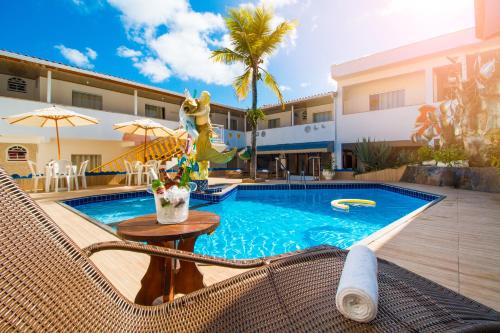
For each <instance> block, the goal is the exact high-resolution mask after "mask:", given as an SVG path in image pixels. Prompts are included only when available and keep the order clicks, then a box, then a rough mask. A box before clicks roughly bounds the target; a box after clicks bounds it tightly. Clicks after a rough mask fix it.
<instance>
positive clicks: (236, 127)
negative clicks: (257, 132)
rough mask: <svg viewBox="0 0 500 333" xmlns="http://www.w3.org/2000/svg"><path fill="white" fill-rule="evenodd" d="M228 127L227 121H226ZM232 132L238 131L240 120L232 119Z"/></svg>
mask: <svg viewBox="0 0 500 333" xmlns="http://www.w3.org/2000/svg"><path fill="white" fill-rule="evenodd" d="M226 125H227V121H226ZM231 130H233V131H237V130H238V120H237V119H231Z"/></svg>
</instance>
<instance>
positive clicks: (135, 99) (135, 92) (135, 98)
mask: <svg viewBox="0 0 500 333" xmlns="http://www.w3.org/2000/svg"><path fill="white" fill-rule="evenodd" d="M134 116H137V89H134Z"/></svg>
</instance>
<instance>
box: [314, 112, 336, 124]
mask: <svg viewBox="0 0 500 333" xmlns="http://www.w3.org/2000/svg"><path fill="white" fill-rule="evenodd" d="M330 120H332V112H331V111H324V112H317V113H313V123H321V122H323V121H330Z"/></svg>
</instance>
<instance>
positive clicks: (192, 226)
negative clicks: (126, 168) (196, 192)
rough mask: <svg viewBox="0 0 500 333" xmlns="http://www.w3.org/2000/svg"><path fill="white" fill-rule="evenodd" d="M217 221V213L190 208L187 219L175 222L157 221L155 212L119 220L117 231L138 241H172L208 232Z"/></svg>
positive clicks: (123, 236) (218, 218)
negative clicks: (162, 222) (163, 222)
mask: <svg viewBox="0 0 500 333" xmlns="http://www.w3.org/2000/svg"><path fill="white" fill-rule="evenodd" d="M219 221H220V217H219V215H217V214H214V213H211V212H201V211H197V210H190V211H189V217H188V219H187V220H186V221H184V222H181V223H176V224H161V223H158V222H157V221H156V214H149V215H144V216H139V217H135V218H133V219H130V220H125V221H123V222H120V223H119V224H118V225H117V227H118V231H117V233H118V235H119V236H120V237H122V238H125V239H128V240H134V241H140V242H148V241H152V242H161V241H173V240H177V239H184V238H191V237H196V236H199V235H202V234H209V233H211V232H213V231H214V230H215V229H216V228H217V227H218V226H219Z"/></svg>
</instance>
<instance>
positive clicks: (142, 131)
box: [113, 119, 176, 160]
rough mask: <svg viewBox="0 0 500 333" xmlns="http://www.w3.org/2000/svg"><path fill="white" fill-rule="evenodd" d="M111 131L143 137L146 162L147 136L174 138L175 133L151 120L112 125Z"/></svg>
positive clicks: (137, 120)
mask: <svg viewBox="0 0 500 333" xmlns="http://www.w3.org/2000/svg"><path fill="white" fill-rule="evenodd" d="M113 129H115V130H117V131H120V132H122V133H126V134H135V135H144V160H146V140H147V137H148V134H149V135H153V136H158V137H167V136H173V137H176V133H175V132H174V131H173V130H171V129H170V128H167V127H165V126H163V125H162V124H160V123H157V122H156V121H152V120H151V119H136V120H133V121H127V122H124V123H119V124H114V125H113Z"/></svg>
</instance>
